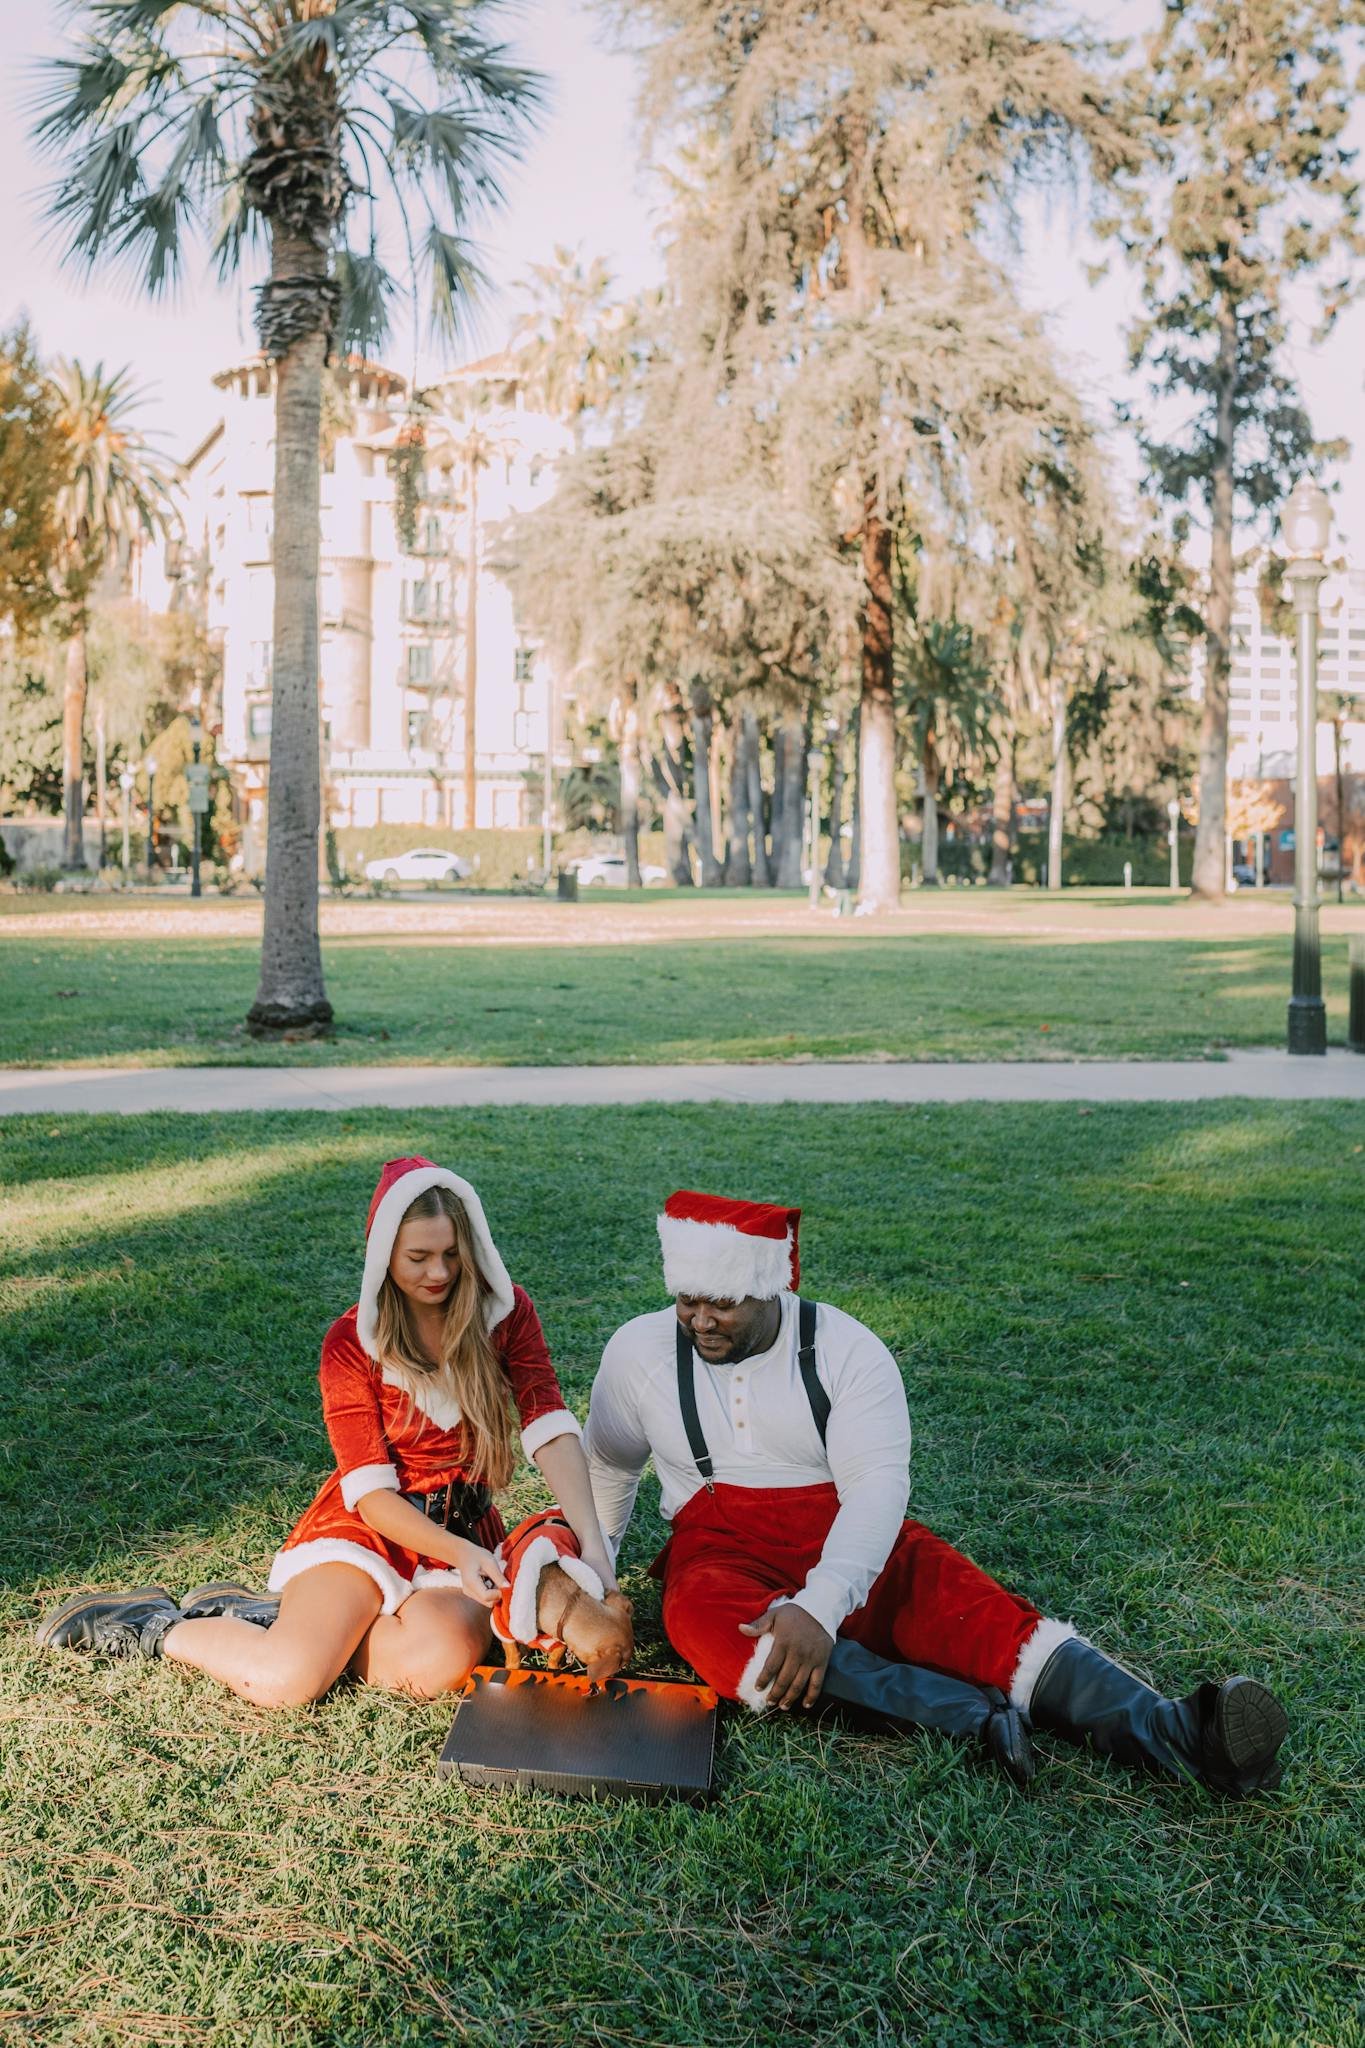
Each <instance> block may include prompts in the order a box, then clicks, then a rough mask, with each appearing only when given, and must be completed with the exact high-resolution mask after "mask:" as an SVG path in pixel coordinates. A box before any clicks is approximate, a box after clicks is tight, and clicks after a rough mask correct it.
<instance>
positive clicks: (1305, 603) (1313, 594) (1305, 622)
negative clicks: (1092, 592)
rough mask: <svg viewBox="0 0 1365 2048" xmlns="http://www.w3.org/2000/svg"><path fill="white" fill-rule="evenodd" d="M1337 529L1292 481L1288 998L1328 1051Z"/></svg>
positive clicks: (1294, 1026) (1296, 1036) (1299, 1046)
mask: <svg viewBox="0 0 1365 2048" xmlns="http://www.w3.org/2000/svg"><path fill="white" fill-rule="evenodd" d="M1331 532H1332V508H1331V506H1330V505H1329V504H1328V502H1327V497H1326V493H1325V492H1323V491H1321V490H1320V489H1319V488H1318V486H1317V485H1316V484H1315V483H1314V482H1313V481H1312V480H1311V478H1309V477H1304V478H1303V479H1302V480H1301V481H1300V482H1299V483H1297V484H1296V485H1295V486H1294V490H1293V492H1292V494H1291V496H1290V499H1289V504H1288V507H1287V508H1286V511H1285V516H1284V537H1285V541H1286V543H1287V546H1288V553H1289V559H1288V561H1287V562H1286V564H1285V572H1284V573H1285V579H1286V581H1287V582H1288V584H1289V587H1290V592H1291V595H1292V597H1293V600H1294V633H1295V643H1296V653H1297V657H1298V714H1299V715H1298V728H1299V733H1298V739H1299V759H1298V780H1297V783H1296V785H1295V791H1294V988H1293V994H1292V995H1291V996H1290V998H1289V1050H1290V1052H1297V1053H1325V1052H1326V1051H1327V1010H1326V1006H1325V1005H1324V1003H1323V1000H1322V948H1321V943H1320V940H1319V936H1318V592H1319V590H1320V588H1321V586H1322V581H1323V578H1324V577H1325V576H1326V574H1327V566H1326V563H1325V562H1324V560H1323V557H1324V555H1325V554H1326V553H1327V543H1328V540H1329V538H1330V536H1331Z"/></svg>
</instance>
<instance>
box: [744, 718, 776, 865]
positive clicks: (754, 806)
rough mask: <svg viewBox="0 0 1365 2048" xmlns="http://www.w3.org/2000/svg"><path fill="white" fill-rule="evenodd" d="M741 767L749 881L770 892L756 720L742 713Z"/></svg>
mask: <svg viewBox="0 0 1365 2048" xmlns="http://www.w3.org/2000/svg"><path fill="white" fill-rule="evenodd" d="M744 765H745V770H746V772H747V775H748V789H749V823H750V825H751V826H752V828H753V835H754V855H753V867H752V874H753V880H754V884H755V887H757V888H760V889H771V887H772V885H773V873H772V868H771V867H770V865H769V863H768V838H767V828H766V825H765V822H764V817H763V743H762V740H761V738H760V735H759V730H758V719H757V717H756V716H755V714H754V713H753V712H752V711H746V712H745V713H744Z"/></svg>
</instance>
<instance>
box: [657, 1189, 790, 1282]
mask: <svg viewBox="0 0 1365 2048" xmlns="http://www.w3.org/2000/svg"><path fill="white" fill-rule="evenodd" d="M800 1221H801V1211H800V1210H799V1209H783V1208H779V1207H777V1206H775V1205H774V1204H773V1203H771V1202H732V1201H728V1200H727V1199H726V1198H725V1196H724V1195H699V1194H696V1193H694V1192H693V1190H691V1189H690V1188H678V1189H676V1190H675V1192H674V1193H673V1194H671V1195H670V1196H669V1198H668V1200H667V1201H666V1202H665V1203H664V1207H663V1214H662V1215H661V1216H660V1218H659V1243H660V1244H661V1245H662V1246H663V1254H664V1280H665V1282H666V1284H667V1287H668V1291H669V1293H670V1294H699V1295H703V1296H705V1297H706V1298H707V1299H709V1300H711V1301H742V1300H743V1299H744V1297H745V1296H746V1295H753V1296H754V1297H755V1298H756V1299H757V1300H759V1301H771V1299H772V1298H773V1296H774V1295H777V1294H784V1293H786V1291H787V1290H788V1289H789V1288H790V1289H791V1291H792V1292H793V1293H795V1292H796V1289H797V1288H798V1287H799V1286H800V1284H801V1260H800V1257H799V1256H798V1253H797V1247H796V1229H797V1225H798V1223H799V1222H800Z"/></svg>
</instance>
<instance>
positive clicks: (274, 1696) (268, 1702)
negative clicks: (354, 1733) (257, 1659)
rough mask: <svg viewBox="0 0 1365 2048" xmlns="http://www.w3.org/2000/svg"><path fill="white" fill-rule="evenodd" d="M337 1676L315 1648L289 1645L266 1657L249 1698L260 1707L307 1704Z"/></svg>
mask: <svg viewBox="0 0 1365 2048" xmlns="http://www.w3.org/2000/svg"><path fill="white" fill-rule="evenodd" d="M340 1675H341V1673H340V1671H338V1670H336V1669H334V1668H333V1664H332V1663H330V1662H328V1661H326V1660H325V1659H323V1658H321V1657H319V1656H318V1655H317V1654H316V1652H315V1651H309V1650H308V1649H307V1648H306V1647H305V1646H303V1645H290V1646H289V1647H287V1648H281V1649H280V1650H279V1651H278V1652H277V1653H276V1655H275V1656H273V1657H271V1658H270V1659H268V1661H267V1662H266V1665H265V1668H264V1669H263V1670H261V1671H260V1672H258V1673H257V1674H256V1676H255V1678H254V1680H253V1682H252V1685H251V1697H252V1698H253V1699H254V1700H255V1701H256V1703H257V1705H258V1706H262V1707H307V1706H311V1705H312V1703H313V1701H314V1700H320V1699H321V1698H322V1697H323V1695H324V1694H325V1693H328V1692H330V1691H331V1689H332V1687H333V1686H334V1685H335V1684H336V1682H337V1679H338V1678H339V1677H340Z"/></svg>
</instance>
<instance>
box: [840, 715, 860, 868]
mask: <svg viewBox="0 0 1365 2048" xmlns="http://www.w3.org/2000/svg"><path fill="white" fill-rule="evenodd" d="M849 731H850V733H851V735H852V739H853V817H852V819H851V821H850V822H851V824H852V827H853V829H852V832H851V833H850V835H849V847H850V849H851V851H850V853H849V857H848V862H847V864H846V866H845V868H844V887H845V888H846V889H853V890H856V889H857V887H858V884H859V881H860V880H861V878H862V870H863V707H862V704H861V702H859V703H857V704H855V705H854V707H853V716H852V718H851V719H850V720H849Z"/></svg>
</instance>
